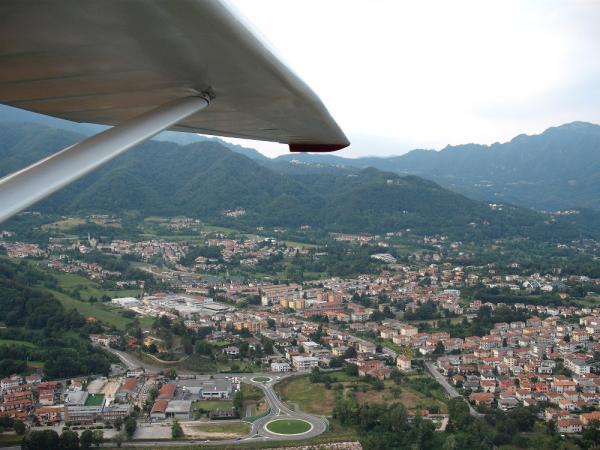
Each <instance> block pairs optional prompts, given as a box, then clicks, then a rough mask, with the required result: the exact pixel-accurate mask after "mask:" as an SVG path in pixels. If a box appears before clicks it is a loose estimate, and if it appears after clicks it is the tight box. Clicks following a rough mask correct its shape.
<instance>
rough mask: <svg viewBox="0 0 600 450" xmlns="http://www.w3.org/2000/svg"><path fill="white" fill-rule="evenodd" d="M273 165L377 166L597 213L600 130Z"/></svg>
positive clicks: (487, 193)
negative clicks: (384, 155) (383, 156)
mask: <svg viewBox="0 0 600 450" xmlns="http://www.w3.org/2000/svg"><path fill="white" fill-rule="evenodd" d="M285 163H287V165H288V167H287V168H286V165H285ZM272 164H273V165H274V166H276V167H277V166H279V167H281V168H282V169H281V170H291V171H294V170H295V171H297V170H305V171H306V170H308V169H309V168H312V169H313V170H319V168H321V169H320V170H325V169H324V168H325V167H329V168H331V167H337V168H338V169H339V170H353V169H362V168H365V167H375V168H378V169H381V170H388V171H393V172H395V173H399V174H411V175H418V176H421V177H424V178H427V179H430V180H432V181H435V182H437V183H439V184H440V185H441V186H443V187H446V188H448V189H451V190H453V191H456V192H460V193H462V194H464V195H466V196H468V197H470V198H473V199H477V200H485V201H488V202H508V203H512V204H515V205H521V206H525V207H528V208H535V209H538V210H561V209H569V208H592V209H595V210H600V126H598V125H594V124H591V123H585V122H573V123H569V124H565V125H562V126H558V127H554V128H549V129H548V130H546V131H545V132H543V133H542V134H540V135H534V136H527V135H520V136H517V137H515V138H514V139H512V140H511V141H509V142H506V143H496V144H493V145H490V146H486V145H478V144H467V145H457V146H448V147H446V148H444V149H443V150H441V151H433V150H413V151H411V152H408V153H406V154H404V155H401V156H394V157H387V158H375V157H365V158H356V159H350V158H341V157H339V156H336V155H310V154H302V155H285V156H281V157H279V158H276V159H275V160H274V161H273V163H272ZM289 166H294V167H295V168H294V169H292V168H290V167H289Z"/></svg>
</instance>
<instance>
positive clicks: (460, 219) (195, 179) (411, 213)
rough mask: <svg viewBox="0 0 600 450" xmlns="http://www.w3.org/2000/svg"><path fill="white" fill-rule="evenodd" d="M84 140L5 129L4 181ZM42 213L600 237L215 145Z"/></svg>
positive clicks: (368, 177)
mask: <svg viewBox="0 0 600 450" xmlns="http://www.w3.org/2000/svg"><path fill="white" fill-rule="evenodd" d="M83 137H84V136H82V135H80V134H77V133H73V132H72V131H66V130H62V129H57V128H50V127H47V126H43V125H37V124H30V123H25V124H15V123H12V124H0V160H1V161H2V165H1V166H0V176H2V175H6V174H7V173H10V172H12V171H14V170H17V169H19V168H21V167H24V166H25V165H27V164H30V163H31V162H34V161H36V160H38V159H40V158H43V157H45V156H47V155H49V154H52V153H54V152H55V151H57V150H59V149H62V148H64V147H67V146H69V145H71V144H73V143H75V142H78V141H80V140H81V139H82V138H83ZM35 209H39V210H42V211H47V212H55V213H61V214H62V213H82V212H109V213H116V214H119V213H123V212H129V211H139V212H140V213H142V214H143V215H186V216H193V217H198V218H201V219H203V220H206V221H208V222H210V223H216V224H224V225H233V226H236V227H238V228H244V227H246V228H252V227H256V226H283V227H298V226H301V225H310V226H313V227H318V228H320V229H324V230H327V231H338V232H377V233H381V232H388V231H399V230H405V229H411V230H414V231H415V232H418V233H422V234H434V233H443V234H448V235H451V236H455V237H457V238H466V237H482V238H496V237H505V236H533V237H540V238H559V237H560V238H565V237H566V238H575V237H579V236H581V233H584V234H585V235H590V236H596V235H597V233H598V230H597V229H596V228H598V227H594V226H590V220H588V217H587V216H585V220H583V221H582V218H584V215H577V216H573V217H569V218H568V219H566V218H562V217H551V216H548V215H545V214H540V213H538V212H535V211H532V210H528V209H525V208H520V207H515V206H511V205H508V204H504V205H501V206H496V205H489V204H488V203H485V202H480V201H475V200H471V199H469V198H467V197H465V196H463V195H461V194H458V193H455V192H452V191H450V190H448V189H445V188H443V187H441V186H439V185H438V184H436V183H434V182H432V181H429V180H425V179H423V178H420V177H416V176H412V175H407V176H406V175H405V176H400V175H398V174H394V173H390V172H383V171H380V170H378V169H375V168H367V169H362V170H353V171H343V170H342V171H340V172H339V173H333V172H327V173H321V172H320V171H318V170H316V171H309V172H307V173H292V174H282V173H279V172H278V171H276V170H273V169H272V168H269V167H267V166H266V165H265V164H264V161H263V162H261V161H257V160H255V159H252V158H249V157H247V156H244V155H242V154H240V152H237V153H236V152H234V151H232V150H231V149H229V148H227V147H225V146H223V145H222V144H221V143H219V142H218V141H215V140H202V141H200V142H195V143H192V144H188V145H178V144H175V143H172V142H163V141H149V142H146V143H144V144H142V145H140V146H138V147H136V148H134V149H132V150H131V151H129V152H127V153H126V154H124V155H121V156H120V157H118V158H116V159H115V160H113V161H111V162H109V163H108V164H106V165H105V166H103V167H101V168H100V169H98V170H96V171H94V172H92V173H90V174H89V175H87V176H85V177H84V178H82V179H80V180H78V181H77V182H75V183H73V184H71V185H69V186H67V187H66V188H64V189H62V190H61V191H60V192H58V193H56V194H54V195H53V196H51V197H50V198H48V199H47V200H45V201H43V202H41V203H40V204H38V205H36V206H35ZM230 210H244V211H245V213H244V215H242V216H241V217H238V218H231V217H228V216H226V215H225V214H224V213H225V212H226V211H230ZM595 222H596V223H598V221H595ZM591 223H592V224H593V223H594V221H591Z"/></svg>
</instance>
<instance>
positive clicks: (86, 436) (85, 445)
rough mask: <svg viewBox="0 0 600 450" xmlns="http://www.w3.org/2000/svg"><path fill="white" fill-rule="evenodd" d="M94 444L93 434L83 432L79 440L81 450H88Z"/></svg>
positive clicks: (86, 431)
mask: <svg viewBox="0 0 600 450" xmlns="http://www.w3.org/2000/svg"><path fill="white" fill-rule="evenodd" d="M93 443H94V433H93V432H92V431H91V430H85V431H84V432H83V433H81V437H80V438H79V445H81V449H82V450H89V449H90V448H92V444H93Z"/></svg>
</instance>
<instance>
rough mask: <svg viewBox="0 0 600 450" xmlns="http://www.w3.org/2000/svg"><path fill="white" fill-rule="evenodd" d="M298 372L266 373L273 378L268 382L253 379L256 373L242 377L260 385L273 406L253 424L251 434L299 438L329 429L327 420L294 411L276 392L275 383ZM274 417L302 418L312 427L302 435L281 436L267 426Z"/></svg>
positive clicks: (279, 437) (305, 437)
mask: <svg viewBox="0 0 600 450" xmlns="http://www.w3.org/2000/svg"><path fill="white" fill-rule="evenodd" d="M296 374H297V373H294V374H286V375H279V376H277V375H274V374H265V375H264V376H266V377H269V378H271V380H270V381H268V382H266V383H260V382H255V381H253V380H252V378H255V377H256V376H257V375H255V374H252V375H249V376H244V377H242V381H243V382H244V383H249V384H253V385H254V386H258V387H259V388H260V389H262V391H263V392H264V394H265V399H266V400H267V403H268V404H269V407H270V408H271V411H270V413H269V414H268V415H267V416H265V417H262V418H260V419H258V420H257V421H255V422H254V423H253V424H252V432H251V436H256V435H259V436H263V437H265V438H268V439H285V440H297V439H308V438H311V437H315V436H318V435H319V434H321V433H323V432H324V431H326V430H327V422H326V421H325V420H324V419H322V418H320V417H316V416H313V415H310V414H306V413H303V412H298V411H292V410H291V409H289V408H288V407H287V406H286V405H285V403H283V401H281V399H280V398H279V396H278V395H277V393H276V392H275V390H274V386H275V384H277V383H279V382H280V381H281V380H282V379H283V378H288V377H290V376H294V375H296ZM273 419H302V420H306V421H307V422H308V423H310V424H311V425H312V428H311V430H310V431H307V432H306V433H303V434H300V435H296V436H293V435H292V436H280V435H278V434H273V433H271V432H269V431H268V430H267V429H266V428H265V425H266V424H267V423H268V422H270V421H271V420H273Z"/></svg>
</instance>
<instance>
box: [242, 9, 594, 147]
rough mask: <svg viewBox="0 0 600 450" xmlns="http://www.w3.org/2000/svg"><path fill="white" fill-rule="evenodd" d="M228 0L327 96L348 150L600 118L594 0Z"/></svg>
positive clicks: (435, 142) (496, 137) (459, 139)
mask: <svg viewBox="0 0 600 450" xmlns="http://www.w3.org/2000/svg"><path fill="white" fill-rule="evenodd" d="M230 2H231V3H233V5H234V6H235V7H236V8H237V9H238V10H239V11H240V12H241V13H242V14H243V15H244V16H246V18H248V19H249V21H250V22H252V23H253V24H254V25H255V26H256V28H257V29H258V30H260V32H261V33H262V34H263V36H264V37H266V39H267V40H268V41H269V42H270V43H271V45H272V46H273V47H274V48H275V49H276V50H277V51H278V53H279V54H280V55H282V57H283V59H284V60H285V61H286V62H287V63H288V64H289V65H290V66H291V67H292V68H293V69H294V70H295V71H296V72H297V73H298V74H299V75H300V76H301V77H302V78H304V79H305V80H306V81H307V82H308V84H309V85H310V86H312V87H313V89H314V90H315V91H316V92H317V94H318V95H319V96H320V97H321V98H322V99H323V101H324V103H325V104H326V105H327V107H328V108H329V110H330V111H331V113H332V115H333V116H334V117H335V118H336V120H337V121H338V123H339V124H340V125H341V126H342V128H343V129H344V131H345V132H346V133H347V134H348V136H349V137H350V138H351V140H354V143H353V145H352V147H351V148H350V149H349V150H347V151H345V152H344V153H345V154H348V155H352V156H356V155H359V154H365V155H366V154H390V153H396V154H400V153H403V152H405V151H407V150H410V149H411V148H415V147H420V148H441V147H443V146H445V145H446V144H460V143H464V142H480V143H491V142H495V141H504V140H508V139H510V138H511V137H513V136H515V135H517V134H520V133H529V134H531V133H537V132H541V131H543V129H545V128H547V127H550V126H554V125H558V124H561V123H563V122H566V121H572V120H587V121H592V122H600V109H599V108H598V107H597V105H598V98H599V96H600V94H599V92H600V81H599V80H600V77H599V76H598V75H600V61H599V60H598V57H597V55H599V54H600V39H598V38H599V37H600V31H599V30H600V27H598V23H600V2H598V1H591V0H589V1H586V0H563V1H558V0H556V1H553V0H550V1H548V0H546V1H541V0H540V1H514V0H493V1H481V0H452V1H445V0H414V1H400V0H325V1H324V0H286V1H281V0H230ZM369 136H372V138H369ZM252 145H253V146H254V147H256V148H258V149H259V150H261V151H264V152H265V153H267V154H269V155H274V154H278V153H283V152H285V151H286V148H285V146H274V145H272V144H264V143H252Z"/></svg>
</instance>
